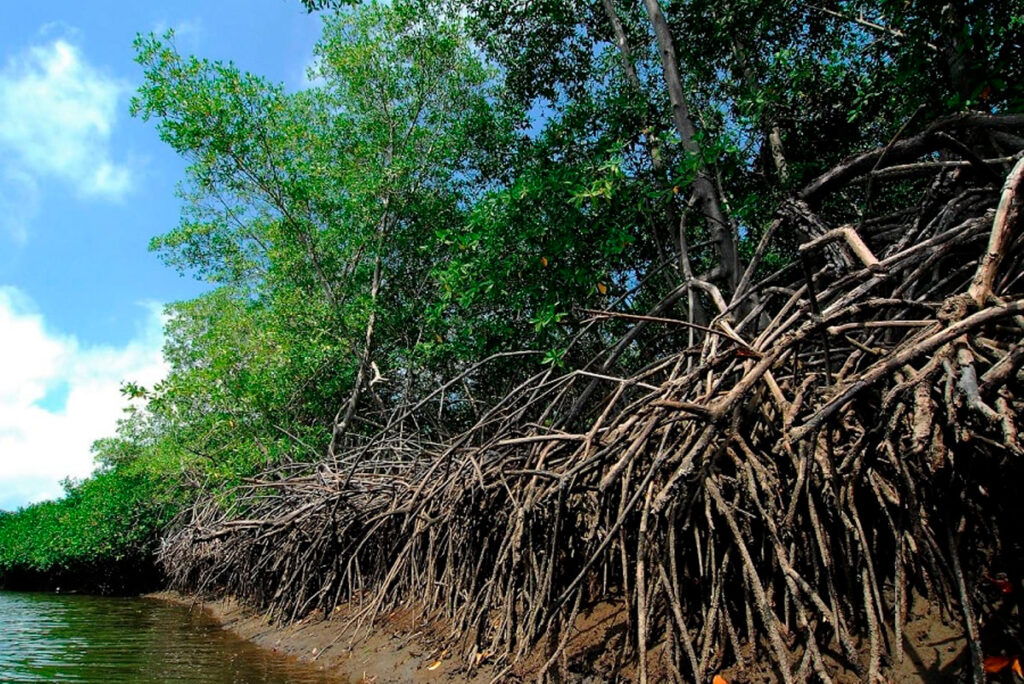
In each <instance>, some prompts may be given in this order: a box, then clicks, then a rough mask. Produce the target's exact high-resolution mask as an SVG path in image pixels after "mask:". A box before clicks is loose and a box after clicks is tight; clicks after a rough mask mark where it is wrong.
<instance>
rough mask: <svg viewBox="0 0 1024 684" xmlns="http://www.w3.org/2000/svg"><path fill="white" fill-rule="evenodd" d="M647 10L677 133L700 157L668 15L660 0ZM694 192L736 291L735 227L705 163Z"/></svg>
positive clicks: (726, 277)
mask: <svg viewBox="0 0 1024 684" xmlns="http://www.w3.org/2000/svg"><path fill="white" fill-rule="evenodd" d="M644 6H645V7H646V8H647V14H648V16H649V17H650V19H651V25H652V26H653V28H654V36H655V38H656V39H657V41H658V51H659V52H660V53H661V66H662V69H663V71H664V73H665V83H666V85H667V86H668V94H669V100H670V101H671V103H672V118H673V120H674V122H675V125H676V130H677V131H678V132H679V137H680V138H681V139H682V143H683V149H684V150H686V152H687V154H691V155H697V156H699V155H700V154H701V149H700V145H698V144H697V129H696V128H695V127H694V125H693V119H692V118H691V117H690V110H689V107H688V106H687V104H686V98H685V96H684V94H683V84H682V79H681V78H680V75H679V60H678V59H677V58H676V51H675V47H674V46H673V44H672V35H671V33H670V32H669V28H668V22H666V21H665V15H664V13H663V12H662V11H661V6H660V5H659V4H658V0H644ZM690 190H691V192H693V194H694V196H695V198H696V200H697V203H698V205H699V207H700V211H701V214H702V215H703V216H704V218H705V220H706V221H707V223H708V230H709V231H710V232H711V237H712V239H713V240H714V242H715V244H716V246H717V248H718V257H719V262H720V266H721V273H722V277H723V278H724V280H725V281H726V282H727V283H728V284H729V288H730V289H732V288H734V287H735V285H736V278H737V274H738V272H739V257H738V255H737V252H736V239H735V237H734V236H733V231H732V225H731V224H730V223H729V221H728V220H727V219H726V217H725V214H724V213H723V212H722V207H721V203H720V202H719V198H718V193H717V192H716V191H715V186H714V183H712V181H711V178H710V176H709V174H708V171H707V169H706V168H705V166H704V164H703V162H702V163H701V164H700V166H699V167H698V171H697V177H696V178H694V179H693V185H692V186H691V188H690Z"/></svg>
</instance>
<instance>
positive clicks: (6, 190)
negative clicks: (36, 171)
mask: <svg viewBox="0 0 1024 684" xmlns="http://www.w3.org/2000/svg"><path fill="white" fill-rule="evenodd" d="M37 213H39V183H38V182H36V179H35V178H34V177H33V176H32V175H31V174H28V173H25V172H24V171H22V170H20V169H17V168H14V167H11V166H8V167H0V233H7V234H8V235H9V236H10V237H11V239H12V240H14V242H15V243H17V244H19V245H23V244H25V242H27V241H28V226H29V223H31V221H32V219H33V218H35V215H36V214H37Z"/></svg>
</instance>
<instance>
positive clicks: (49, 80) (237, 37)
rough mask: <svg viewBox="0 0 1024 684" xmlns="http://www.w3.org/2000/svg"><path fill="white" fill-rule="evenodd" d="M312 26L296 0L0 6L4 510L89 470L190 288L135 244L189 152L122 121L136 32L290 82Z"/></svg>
mask: <svg viewBox="0 0 1024 684" xmlns="http://www.w3.org/2000/svg"><path fill="white" fill-rule="evenodd" d="M319 23H320V20H319V18H318V17H317V16H315V15H313V16H310V15H307V14H306V13H305V11H304V10H303V9H302V6H301V3H300V2H299V0H215V1H211V0H175V1H174V2H138V1H137V0H136V1H127V0H121V1H119V2H114V1H112V0H107V1H101V0H90V2H81V0H76V1H73V2H72V1H70V0H50V1H48V2H40V3H24V2H3V3H2V8H0V509H13V508H16V507H18V506H21V505H24V504H26V503H29V502H33V501H38V500H41V499H45V498H50V497H54V496H57V495H59V494H60V491H61V489H60V486H59V484H58V483H59V480H60V479H62V478H63V477H66V476H72V477H82V476H85V475H87V474H88V473H89V472H90V471H91V470H92V467H93V465H92V457H91V455H90V453H89V445H90V444H91V443H92V441H93V440H95V439H97V438H98V437H102V436H105V435H108V434H110V433H111V432H112V430H113V427H114V425H115V422H116V420H117V418H118V416H119V415H120V411H121V407H122V399H121V396H120V393H119V391H118V389H119V387H120V384H121V382H122V381H123V380H133V381H137V382H142V383H144V384H151V383H152V382H154V381H156V380H157V379H159V378H160V377H161V375H162V374H163V373H165V372H166V368H165V366H164V363H163V360H162V358H161V355H160V347H161V344H162V337H161V311H162V306H163V304H165V303H167V302H170V301H174V300H178V299H183V298H188V297H192V296H195V295H196V294H198V293H199V292H201V291H202V287H203V286H202V284H201V283H197V282H195V281H192V280H189V279H187V278H181V277H179V276H178V275H177V274H176V273H175V272H174V271H172V270H171V269H169V268H167V267H165V266H163V264H161V263H160V262H159V260H158V259H157V258H156V256H155V255H153V254H151V253H149V252H148V251H147V249H146V246H147V244H148V242H149V239H150V238H151V237H153V236H154V235H157V234H159V233H162V232H165V231H166V230H168V229H170V228H171V227H173V226H174V225H175V224H176V222H177V217H178V201H177V199H176V198H175V196H174V188H175V184H176V183H177V182H178V181H179V180H181V178H182V176H183V168H184V162H183V161H182V160H180V159H178V158H177V157H175V156H174V154H173V153H172V152H171V151H170V150H169V149H168V148H166V147H165V146H164V145H163V144H162V143H161V142H160V141H159V139H158V137H157V134H156V130H155V126H154V125H153V123H149V124H145V123H143V122H141V121H138V120H135V119H132V118H131V117H130V116H129V114H128V103H129V99H130V98H131V95H132V92H133V90H134V89H135V87H137V86H138V84H139V82H140V79H141V70H140V69H139V67H138V66H137V65H136V64H135V63H134V61H133V50H132V40H133V39H134V37H135V35H136V34H137V33H140V32H141V33H148V32H150V31H156V32H163V31H164V30H166V29H167V28H170V27H173V28H174V29H175V31H176V34H177V39H176V42H177V45H178V48H179V49H180V50H181V51H182V52H191V53H195V54H197V55H199V56H203V57H209V58H212V59H223V60H229V59H230V60H233V61H234V62H235V63H236V64H237V65H239V66H240V67H241V68H242V69H245V70H249V71H252V72H256V73H259V74H262V75H264V76H266V77H268V78H270V79H272V80H275V81H279V82H283V83H285V84H286V85H287V86H288V87H289V88H290V89H298V88H301V87H302V86H303V84H304V72H305V68H306V66H307V64H308V63H309V62H310V60H311V58H312V50H313V44H314V42H315V40H316V38H317V36H318V34H319Z"/></svg>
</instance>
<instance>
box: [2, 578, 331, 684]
mask: <svg viewBox="0 0 1024 684" xmlns="http://www.w3.org/2000/svg"><path fill="white" fill-rule="evenodd" d="M329 681H337V680H334V679H330V678H328V677H327V675H325V674H324V673H322V672H318V671H317V670H316V669H313V668H311V667H309V666H306V665H302V664H299V663H295V662H292V661H289V660H285V659H283V658H279V657H277V656H274V655H273V654H270V653H267V652H266V651H263V650H260V649H258V648H256V647H255V646H253V645H251V644H249V643H248V642H246V641H243V640H241V639H238V638H237V637H235V636H233V635H232V634H230V633H229V632H226V631H224V630H223V629H221V628H220V626H218V625H217V624H216V623H215V622H213V621H212V620H210V619H209V618H208V617H206V616H205V615H203V614H201V613H200V612H199V611H189V609H188V607H187V606H176V605H171V604H168V603H164V602H162V601H156V600H151V599H122V598H100V597H94V596H69V595H53V594H20V593H7V592H0V682H239V683H242V682H254V683H256V684H260V683H265V684H270V683H275V684H276V683H284V682H329Z"/></svg>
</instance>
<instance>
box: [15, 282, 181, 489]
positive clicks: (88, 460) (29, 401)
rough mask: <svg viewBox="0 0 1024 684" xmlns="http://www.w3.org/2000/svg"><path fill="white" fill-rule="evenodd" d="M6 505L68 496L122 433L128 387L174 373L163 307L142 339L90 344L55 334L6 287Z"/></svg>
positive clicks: (146, 320)
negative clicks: (95, 447) (64, 491)
mask: <svg viewBox="0 0 1024 684" xmlns="http://www.w3.org/2000/svg"><path fill="white" fill-rule="evenodd" d="M0 330H3V331H4V333H3V335H0V507H5V508H10V507H13V506H17V505H23V504H26V503H30V502H33V501H38V500H41V499H46V498H52V497H54V496H57V495H59V494H60V493H61V487H60V480H61V479H63V478H65V477H83V476H85V475H88V474H89V473H90V472H91V471H92V469H93V467H94V464H93V457H92V454H91V452H90V446H91V445H92V443H93V442H94V441H95V440H96V439H98V438H100V437H106V436H110V435H112V434H113V432H114V428H115V426H116V423H117V419H118V418H119V417H120V416H121V415H122V408H123V407H124V399H123V398H122V396H121V394H120V386H121V382H122V381H124V380H132V381H136V382H140V383H142V384H144V385H147V386H152V385H153V384H154V383H155V382H157V381H158V380H159V379H160V378H162V377H163V376H164V375H166V373H167V366H166V364H165V362H164V361H163V358H162V355H161V347H162V342H163V332H162V331H163V320H162V316H161V308H160V307H159V305H156V304H149V305H145V315H144V317H143V321H142V322H141V324H140V327H139V329H138V330H137V333H136V335H135V338H134V339H133V340H131V341H130V342H128V343H127V344H126V345H124V346H121V347H113V346H89V345H83V344H81V343H80V342H79V341H78V340H77V339H76V338H75V337H74V336H71V335H64V334H61V333H58V332H53V331H52V330H50V328H49V327H48V326H47V324H46V321H45V320H44V318H43V316H42V315H41V314H40V313H39V312H38V311H36V309H35V307H34V305H33V303H32V301H31V300H30V299H29V298H28V297H27V296H26V295H25V294H24V293H22V292H21V291H20V290H18V289H16V288H12V287H0Z"/></svg>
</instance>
